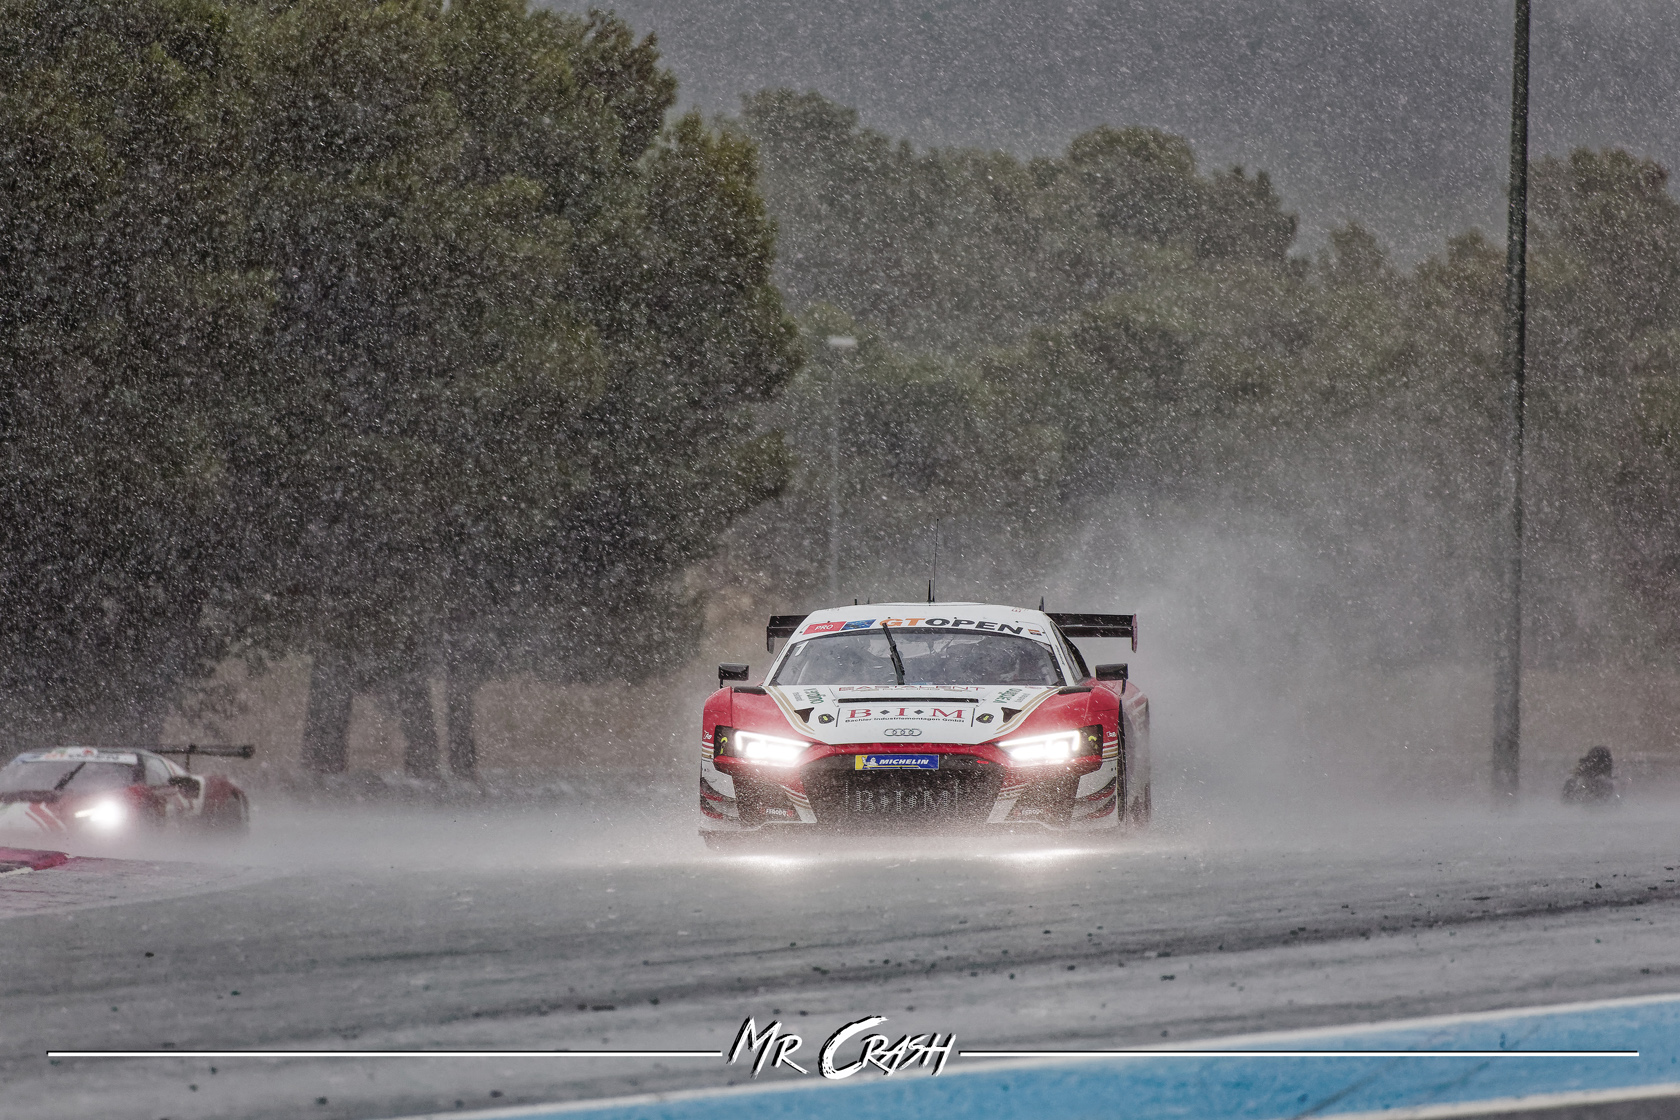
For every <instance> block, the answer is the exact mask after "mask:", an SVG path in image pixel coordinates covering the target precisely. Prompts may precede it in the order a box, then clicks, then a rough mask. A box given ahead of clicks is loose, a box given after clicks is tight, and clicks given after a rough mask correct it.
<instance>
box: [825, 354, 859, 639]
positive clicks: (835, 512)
mask: <svg viewBox="0 0 1680 1120" xmlns="http://www.w3.org/2000/svg"><path fill="white" fill-rule="evenodd" d="M828 348H829V349H830V350H832V351H834V358H833V360H832V361H830V362H829V364H828V605H829V606H834V605H835V604H837V603H839V602H840V355H842V354H850V353H851V352H852V351H854V350H856V349H857V339H855V338H853V337H852V336H851V335H849V334H831V335H829V336H828Z"/></svg>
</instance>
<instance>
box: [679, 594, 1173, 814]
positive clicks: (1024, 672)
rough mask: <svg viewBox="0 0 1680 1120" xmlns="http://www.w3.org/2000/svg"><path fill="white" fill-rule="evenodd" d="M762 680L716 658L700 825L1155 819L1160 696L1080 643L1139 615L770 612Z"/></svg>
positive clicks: (1133, 636)
mask: <svg viewBox="0 0 1680 1120" xmlns="http://www.w3.org/2000/svg"><path fill="white" fill-rule="evenodd" d="M778 637H785V638H788V639H789V640H788V643H787V645H786V646H785V647H784V648H783V649H782V651H781V653H780V654H779V655H778V656H777V657H776V658H775V660H774V661H773V662H772V664H771V667H770V671H769V672H768V673H767V674H766V675H765V677H764V683H763V684H762V685H756V686H755V685H735V686H728V685H727V684H726V682H728V681H730V680H745V679H746V677H747V667H746V666H745V665H723V666H720V667H719V685H720V687H719V689H718V691H717V692H715V693H713V694H712V696H711V698H710V699H709V700H707V702H706V706H705V711H704V715H703V719H702V726H701V740H700V743H701V759H700V814H701V825H700V831H701V835H702V836H703V837H705V838H706V839H707V841H708V843H714V844H715V843H721V842H724V841H725V840H727V839H728V838H729V834H732V833H746V832H761V833H762V832H765V831H781V830H798V829H810V828H813V827H830V828H865V829H881V828H885V829H898V828H916V827H933V828H941V829H945V828H949V829H957V830H961V829H985V828H1028V829H1038V830H1074V831H1096V830H1111V829H1115V828H1118V827H1119V826H1120V825H1121V823H1122V822H1128V821H1129V822H1134V823H1142V822H1144V821H1146V820H1147V819H1148V817H1149V813H1150V794H1149V701H1148V699H1147V698H1146V697H1145V696H1144V695H1143V693H1142V692H1141V691H1140V690H1139V689H1138V687H1137V686H1136V685H1135V684H1133V683H1131V681H1130V680H1129V679H1128V677H1129V675H1130V674H1129V671H1128V668H1127V666H1126V665H1124V664H1110V665H1098V666H1097V667H1096V668H1095V669H1094V670H1093V669H1092V668H1091V667H1090V666H1088V665H1087V664H1086V663H1085V659H1084V656H1083V654H1082V653H1081V652H1080V650H1079V648H1078V647H1077V646H1075V645H1074V644H1073V643H1072V642H1071V641H1070V640H1069V639H1070V638H1129V639H1130V640H1131V642H1132V648H1133V649H1136V648H1137V623H1136V618H1135V617H1134V616H1132V615H1095V614H1047V613H1045V612H1043V611H1035V610H1028V609H1025V608H1022V607H1008V606H995V605H988V604H981V603H939V604H932V603H928V604H907V603H889V604H873V605H869V606H851V607H840V608H836V609H832V610H824V611H818V612H816V613H814V614H810V615H802V616H778V617H775V618H772V619H771V620H770V625H769V628H768V632H767V638H768V641H769V642H770V643H772V644H773V643H774V641H775V639H776V638H778Z"/></svg>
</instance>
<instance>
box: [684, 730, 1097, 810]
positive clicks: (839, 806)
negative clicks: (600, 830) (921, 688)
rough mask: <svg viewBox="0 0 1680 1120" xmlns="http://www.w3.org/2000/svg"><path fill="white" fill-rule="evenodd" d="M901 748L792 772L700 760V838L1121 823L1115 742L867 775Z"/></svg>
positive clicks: (941, 751)
mask: <svg viewBox="0 0 1680 1120" xmlns="http://www.w3.org/2000/svg"><path fill="white" fill-rule="evenodd" d="M902 750H903V748H901V747H891V748H881V747H875V748H870V749H868V750H864V749H852V750H848V751H846V752H838V753H830V754H826V755H824V756H823V757H819V758H816V759H813V760H810V761H808V762H806V763H805V764H804V765H802V766H799V767H787V768H771V767H761V766H754V765H752V764H749V763H744V762H742V761H740V760H738V759H729V758H707V759H704V760H703V761H702V763H701V768H700V818H701V831H703V832H751V831H757V830H760V829H766V828H781V827H792V828H798V827H801V826H804V827H817V828H827V829H834V830H844V831H903V830H931V831H973V830H981V829H985V828H988V827H999V828H1019V827H1028V828H1040V829H1050V830H1076V831H1085V830H1097V829H1112V828H1115V827H1117V826H1118V824H1119V822H1120V811H1119V810H1120V792H1121V791H1120V768H1119V751H1118V744H1117V743H1105V744H1104V749H1103V751H1102V753H1101V755H1100V756H1088V757H1084V758H1079V759H1075V760H1074V761H1072V762H1070V763H1065V764H1062V765H1055V766H1029V767H1014V766H1010V765H1009V764H1008V761H1007V757H1006V756H1002V755H1001V752H998V751H996V750H995V749H990V748H986V747H967V746H943V745H938V744H933V745H929V746H925V747H920V748H918V750H919V751H920V752H923V753H927V754H936V755H937V756H938V765H937V768H930V769H891V768H886V769H866V768H864V767H863V766H862V765H861V760H862V759H866V758H878V757H880V756H881V754H882V752H890V751H900V752H901V751H902Z"/></svg>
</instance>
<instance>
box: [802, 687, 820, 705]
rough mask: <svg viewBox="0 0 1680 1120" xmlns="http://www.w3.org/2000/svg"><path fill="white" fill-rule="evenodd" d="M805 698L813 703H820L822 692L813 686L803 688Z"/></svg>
mask: <svg viewBox="0 0 1680 1120" xmlns="http://www.w3.org/2000/svg"><path fill="white" fill-rule="evenodd" d="M805 699H806V700H808V701H810V702H811V703H813V704H821V703H822V702H823V694H822V693H821V692H819V691H818V690H816V689H814V688H807V689H806V690H805Z"/></svg>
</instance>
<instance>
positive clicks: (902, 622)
mask: <svg viewBox="0 0 1680 1120" xmlns="http://www.w3.org/2000/svg"><path fill="white" fill-rule="evenodd" d="M881 626H891V627H901V626H922V627H932V628H933V629H936V630H980V631H984V632H986V633H988V634H1031V635H1033V636H1034V637H1036V638H1042V637H1044V631H1043V630H1035V629H1033V628H1032V627H1029V626H1027V625H1025V624H1024V623H1023V624H1021V625H1016V624H1015V623H1010V622H990V621H987V620H985V619H974V618H909V617H905V618H859V619H855V620H853V621H851V622H843V623H842V622H814V623H812V624H811V625H809V626H807V627H805V629H804V630H802V631H800V633H801V634H832V633H834V632H835V631H836V630H873V629H875V628H877V627H881Z"/></svg>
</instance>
